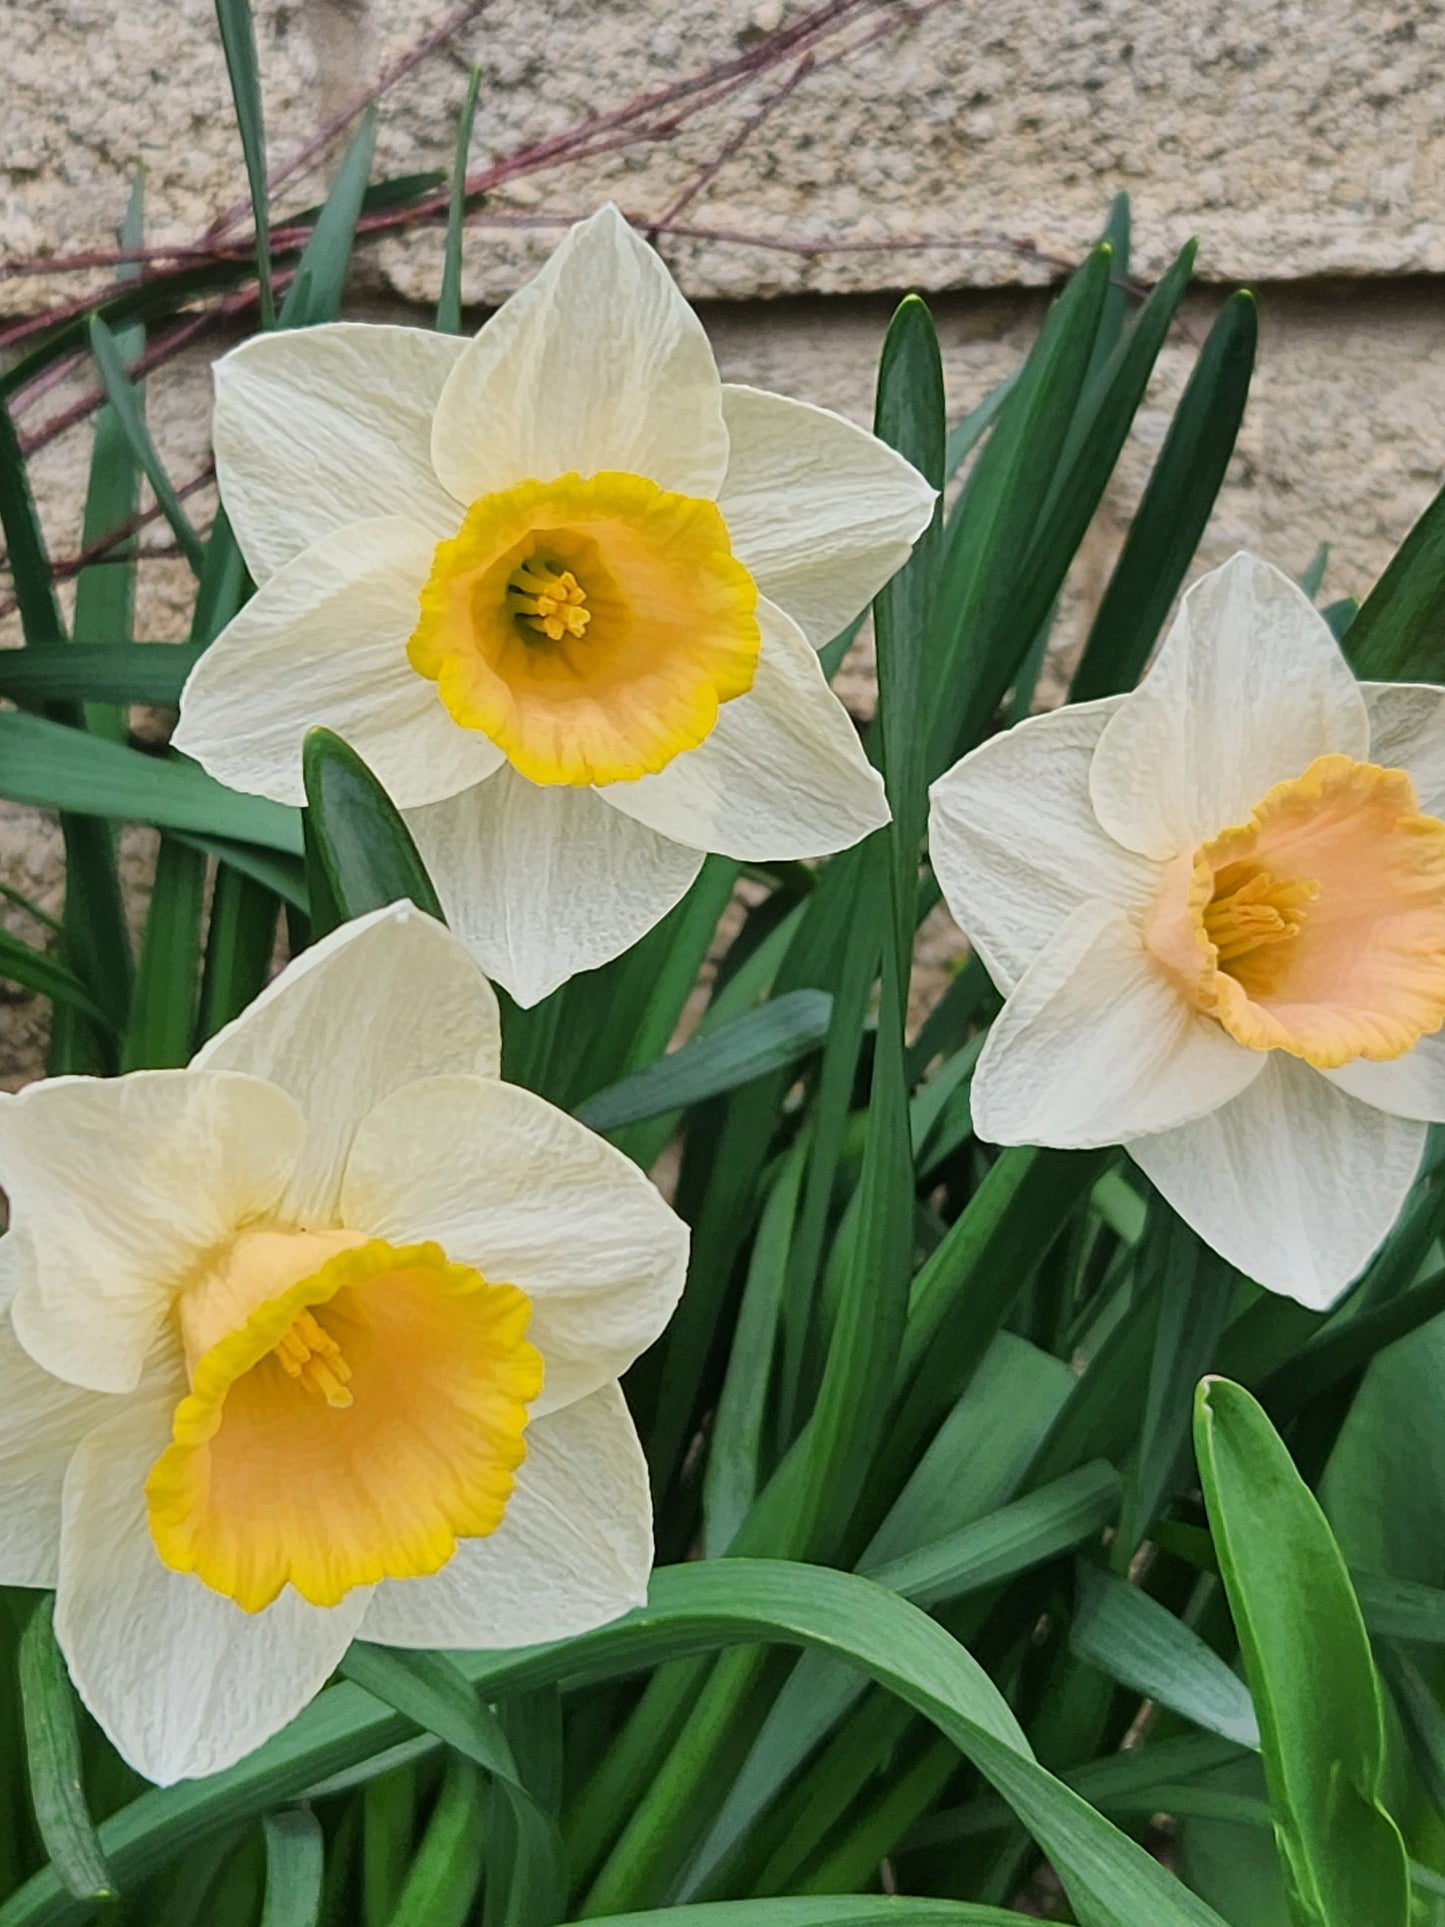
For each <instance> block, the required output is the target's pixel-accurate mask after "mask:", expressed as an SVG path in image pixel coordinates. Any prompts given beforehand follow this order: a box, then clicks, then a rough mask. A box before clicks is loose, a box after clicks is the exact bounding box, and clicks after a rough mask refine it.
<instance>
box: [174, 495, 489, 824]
mask: <svg viewBox="0 0 1445 1927" xmlns="http://www.w3.org/2000/svg"><path fill="white" fill-rule="evenodd" d="M434 546H435V544H434V542H433V539H432V537H431V536H430V535H428V534H427V532H426V530H425V529H424V528H422V526H421V524H420V523H418V522H410V521H407V520H406V519H405V518H404V517H402V516H391V517H389V518H386V519H383V520H378V521H371V522H353V523H351V524H350V525H349V526H348V527H346V528H344V529H336V530H333V531H332V532H331V533H330V534H329V535H323V536H322V537H321V538H320V539H319V541H317V542H315V543H314V544H313V545H312V546H311V547H310V548H309V549H305V550H303V551H302V553H301V554H300V555H298V556H296V557H294V558H293V559H292V560H291V561H290V562H288V563H287V564H286V566H285V568H283V569H281V570H280V571H278V573H277V574H275V575H273V576H272V577H271V579H270V580H269V581H268V582H267V583H266V584H265V586H264V587H263V588H261V589H260V590H259V591H258V592H257V594H256V595H254V596H253V597H252V598H251V600H250V601H249V602H248V603H247V604H246V606H245V608H244V609H242V611H241V613H240V614H239V615H238V616H237V617H236V618H235V619H234V620H233V621H232V622H230V623H228V624H227V626H226V628H225V629H223V630H222V631H221V633H220V635H219V636H217V638H216V640H215V641H214V642H213V643H212V644H211V646H210V648H209V649H208V650H207V651H206V653H205V655H204V656H202V657H201V660H200V661H199V662H198V663H197V664H196V666H195V668H194V669H193V670H192V671H191V673H190V675H189V677H188V678H187V679H186V686H185V688H184V689H183V690H182V691H181V717H180V721H179V723H178V724H177V725H176V730H175V734H174V736H173V737H172V739H171V740H172V742H173V744H174V746H175V747H176V748H177V749H181V750H184V751H185V753H186V755H187V756H194V757H195V759H196V761H197V762H198V763H200V764H202V765H203V766H204V767H205V768H206V769H207V770H209V771H210V773H211V775H212V776H215V777H217V778H219V779H220V781H221V782H223V783H228V784H229V785H230V787H231V788H232V789H235V790H246V791H248V792H250V793H252V794H254V795H259V796H269V797H272V798H274V799H275V800H276V801H277V802H278V803H304V802H305V800H306V792H305V789H304V787H303V785H302V781H301V746H302V743H303V742H304V741H305V737H306V732H307V730H308V729H312V728H314V727H315V726H316V725H317V724H318V723H321V724H324V725H325V726H326V728H328V729H333V730H335V731H336V733H337V735H338V736H341V737H343V738H344V739H345V741H346V742H348V743H350V745H351V747H352V748H353V749H354V750H356V751H357V752H358V753H359V754H360V755H361V756H363V757H364V758H365V759H366V761H367V762H368V763H369V764H370V766H371V768H372V769H373V770H374V771H375V773H376V775H377V777H378V778H379V779H380V780H381V782H382V783H383V784H384V785H385V786H386V788H387V789H388V790H389V791H390V793H391V795H392V796H394V797H395V799H396V801H397V802H398V803H399V804H402V805H405V804H410V803H433V802H435V801H436V800H437V798H438V797H442V796H452V795H454V794H455V793H456V792H457V791H458V790H462V789H465V788H467V786H468V785H469V784H471V783H478V782H480V781H481V779H482V778H483V777H484V776H487V775H489V774H490V772H491V771H492V770H494V769H495V768H496V767H497V766H498V764H499V763H500V762H501V760H502V752H501V751H500V750H499V749H497V748H496V746H495V745H494V744H493V743H491V742H490V741H489V740H488V739H487V738H486V737H485V736H482V735H480V734H479V733H478V732H477V731H476V730H472V729H462V728H461V727H460V726H459V725H458V724H457V723H454V722H453V721H452V719H451V717H450V716H449V715H448V713H447V711H446V710H445V709H444V708H443V706H442V703H441V699H440V697H439V696H438V695H437V690H436V684H435V683H434V682H428V681H427V680H426V678H425V677H424V676H419V675H418V674H417V673H416V671H415V670H414V669H413V668H412V666H411V664H410V663H409V662H408V661H407V658H406V645H407V639H408V638H409V637H410V635H411V632H412V630H413V629H415V627H416V624H417V616H418V600H417V598H418V596H419V594H420V592H421V586H422V584H423V582H425V580H426V578H427V575H428V573H429V572H430V569H431V561H432V551H433V548H434Z"/></svg>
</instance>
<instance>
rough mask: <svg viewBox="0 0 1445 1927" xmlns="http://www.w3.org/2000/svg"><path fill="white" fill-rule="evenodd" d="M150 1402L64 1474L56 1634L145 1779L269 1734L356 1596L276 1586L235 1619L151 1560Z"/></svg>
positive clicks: (345, 1626) (166, 1428)
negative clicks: (330, 1601)
mask: <svg viewBox="0 0 1445 1927" xmlns="http://www.w3.org/2000/svg"><path fill="white" fill-rule="evenodd" d="M170 1419H171V1407H170V1406H169V1405H168V1404H167V1403H166V1402H164V1401H161V1400H155V1401H149V1402H146V1403H140V1404H128V1405H127V1409H126V1410H125V1411H124V1412H122V1413H120V1414H118V1415H117V1416H116V1417H114V1418H112V1419H110V1420H109V1421H108V1422H107V1423H106V1424H104V1425H102V1426H99V1427H97V1429H96V1430H95V1431H93V1432H91V1433H90V1434H89V1435H88V1436H87V1437H86V1438H85V1439H83V1440H82V1441H81V1443H80V1445H79V1446H78V1447H77V1449H76V1452H75V1456H74V1458H73V1459H72V1460H71V1462H70V1469H69V1471H68V1473H67V1474H66V1479H65V1498H64V1521H63V1525H62V1530H61V1546H60V1582H59V1586H58V1589H57V1592H56V1598H55V1633H56V1638H57V1639H58V1640H59V1642H60V1648H61V1651H62V1652H63V1653H64V1654H65V1661H66V1664H67V1666H68V1667H69V1668H70V1676H71V1678H72V1679H73V1680H74V1682H75V1687H76V1691H77V1692H78V1693H79V1694H80V1697H81V1698H82V1699H83V1700H84V1701H85V1703H86V1705H87V1706H88V1707H89V1708H90V1710H91V1712H92V1713H93V1714H94V1715H95V1717H96V1719H97V1720H99V1722H100V1724H101V1725H102V1726H103V1727H104V1728H105V1731H106V1733H107V1735H108V1736H109V1738H110V1740H111V1743H112V1745H113V1746H114V1747H115V1748H116V1750H117V1752H119V1753H120V1754H121V1755H122V1756H123V1757H124V1758H125V1759H127V1760H128V1761H129V1762H130V1764H131V1765H132V1766H133V1767H134V1768H135V1769H136V1771H137V1772H139V1773H143V1774H144V1775H145V1777H146V1778H147V1779H148V1780H154V1781H155V1782H157V1784H159V1785H162V1786H165V1785H169V1784H170V1783H171V1782H172V1781H175V1780H186V1779H193V1778H196V1777H198V1776H199V1775H201V1774H204V1773H218V1772H220V1771H221V1769H222V1768H223V1767H228V1766H231V1765H232V1764H234V1762H235V1761H237V1760H239V1759H241V1758H242V1756H243V1755H245V1754H247V1753H250V1752H252V1751H253V1750H254V1749H255V1748H256V1747H258V1746H260V1745H261V1743H262V1741H264V1740H268V1739H270V1737H271V1735H272V1734H273V1733H279V1732H280V1730H281V1728H282V1727H283V1726H285V1725H286V1724H287V1723H288V1721H290V1720H292V1719H294V1718H295V1716H296V1714H297V1713H299V1712H300V1711H301V1709H302V1707H303V1706H305V1705H306V1704H307V1702H308V1701H309V1700H310V1699H311V1698H312V1696H313V1695H314V1694H315V1693H316V1692H317V1691H318V1690H319V1689H320V1688H321V1687H322V1686H324V1685H325V1684H326V1681H327V1678H328V1677H329V1675H330V1674H331V1673H332V1672H333V1671H334V1670H335V1668H336V1665H337V1663H338V1662H339V1660H340V1659H341V1657H342V1655H343V1653H344V1652H345V1651H346V1648H347V1646H348V1645H349V1644H350V1642H351V1640H352V1639H353V1638H354V1636H355V1634H356V1631H357V1628H358V1626H359V1625H360V1623H361V1620H362V1617H363V1615H364V1614H365V1612H366V1609H367V1604H368V1600H369V1591H368V1589H367V1588H365V1587H362V1588H359V1589H358V1590H357V1591H356V1592H354V1593H349V1594H348V1595H347V1597H346V1598H345V1599H344V1600H343V1601H342V1603H341V1604H340V1605H339V1606H336V1607H333V1608H331V1609H329V1610H328V1609H325V1608H322V1607H317V1606H310V1605H308V1604H307V1603H306V1602H305V1600H303V1599H301V1598H299V1597H298V1595H297V1594H295V1593H294V1592H292V1591H291V1590H290V1588H289V1587H288V1588H287V1589H286V1591H284V1592H283V1593H282V1594H281V1595H280V1597H279V1598H278V1599H277V1600H276V1602H275V1603H274V1605H271V1606H268V1607H267V1608H266V1609H265V1611H264V1612H259V1613H246V1612H242V1610H241V1608H240V1607H239V1606H237V1605H236V1604H235V1603H234V1602H233V1601H232V1600H230V1599H227V1598H225V1597H224V1596H223V1595H222V1594H220V1593H217V1592H212V1591H211V1590H210V1588H209V1587H208V1586H204V1585H202V1583H201V1581H200V1580H199V1579H196V1578H194V1577H193V1576H192V1575H190V1574H189V1573H179V1572H173V1571H171V1569H170V1568H169V1567H168V1566H164V1565H162V1563H161V1561H160V1557H159V1555H158V1554H157V1552H156V1549H155V1545H154V1543H153V1541H152V1539H151V1535H150V1527H149V1525H148V1523H147V1520H146V1507H145V1482H146V1476H147V1474H148V1473H149V1471H150V1468H151V1466H152V1465H153V1464H154V1462H155V1460H156V1458H157V1457H158V1456H159V1454H160V1453H161V1451H162V1450H163V1449H164V1447H165V1445H166V1443H167V1440H168V1439H169V1436H170Z"/></svg>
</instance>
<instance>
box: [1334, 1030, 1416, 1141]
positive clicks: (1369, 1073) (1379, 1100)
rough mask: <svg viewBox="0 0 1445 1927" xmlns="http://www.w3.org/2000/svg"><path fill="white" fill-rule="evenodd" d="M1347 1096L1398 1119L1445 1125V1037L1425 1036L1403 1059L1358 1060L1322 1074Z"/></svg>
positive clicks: (1364, 1058) (1365, 1058) (1366, 1058)
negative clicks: (1407, 1118) (1408, 1118)
mask: <svg viewBox="0 0 1445 1927" xmlns="http://www.w3.org/2000/svg"><path fill="white" fill-rule="evenodd" d="M1322 1075H1323V1076H1325V1077H1327V1078H1328V1079H1329V1080H1330V1082H1331V1083H1332V1084H1333V1085H1334V1086H1335V1087H1336V1088H1337V1089H1338V1090H1342V1091H1344V1092H1345V1093H1346V1094H1347V1095H1348V1096H1350V1097H1354V1098H1358V1099H1359V1101H1360V1102H1361V1103H1362V1104H1373V1105H1374V1106H1375V1108H1376V1110H1380V1111H1393V1112H1394V1114H1395V1116H1396V1117H1418V1118H1422V1119H1423V1120H1424V1121H1425V1122H1426V1123H1427V1124H1442V1123H1445V1036H1442V1035H1441V1034H1440V1033H1439V1032H1438V1031H1437V1032H1436V1033H1435V1035H1434V1036H1432V1037H1422V1038H1421V1039H1420V1041H1419V1043H1418V1044H1416V1046H1415V1048H1414V1049H1413V1050H1409V1051H1406V1053H1405V1055H1404V1056H1403V1057H1391V1058H1388V1059H1386V1060H1384V1061H1383V1062H1377V1061H1376V1060H1374V1059H1372V1058H1369V1057H1357V1058H1355V1060H1354V1061H1353V1063H1349V1064H1342V1065H1341V1066H1340V1068H1339V1069H1338V1070H1334V1071H1325V1072H1323V1073H1322Z"/></svg>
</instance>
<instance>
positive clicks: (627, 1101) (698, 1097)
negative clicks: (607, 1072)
mask: <svg viewBox="0 0 1445 1927" xmlns="http://www.w3.org/2000/svg"><path fill="white" fill-rule="evenodd" d="M832 1010H833V999H832V998H831V997H830V996H829V995H828V994H827V992H826V991H823V990H793V991H788V992H786V993H785V994H784V995H783V996H781V997H775V998H773V999H772V1001H771V1002H770V1003H766V1004H760V1005H759V1006H758V1008H757V1009H756V1010H748V1011H744V1012H743V1014H742V1016H741V1017H734V1018H733V1019H732V1020H731V1022H730V1023H726V1024H722V1025H720V1026H719V1027H718V1028H717V1029H716V1030H715V1031H713V1032H711V1033H710V1035H708V1036H706V1037H699V1038H697V1039H696V1040H695V1041H694V1042H692V1043H689V1044H684V1045H682V1046H681V1048H680V1049H678V1050H675V1051H672V1052H671V1053H670V1054H669V1055H668V1056H666V1057H663V1058H659V1060H658V1061H657V1063H655V1064H649V1065H648V1067H647V1069H646V1070H642V1071H636V1072H634V1073H633V1075H632V1076H631V1077H626V1078H624V1079H623V1080H622V1082H621V1083H620V1084H614V1085H613V1086H612V1088H611V1089H610V1090H606V1091H599V1092H598V1093H597V1095H596V1097H589V1098H588V1099H587V1101H586V1103H585V1104H579V1105H578V1107H577V1112H576V1115H577V1116H578V1117H579V1118H580V1119H581V1120H582V1122H583V1123H584V1124H589V1125H590V1126H591V1127H592V1129H593V1130H594V1131H615V1130H617V1129H618V1128H619V1126H621V1125H623V1124H635V1123H636V1122H638V1120H639V1119H641V1118H645V1117H664V1116H666V1115H667V1114H668V1113H669V1112H670V1111H683V1110H686V1109H687V1108H688V1106H689V1105H691V1104H700V1103H701V1102H702V1101H703V1099H704V1098H708V1097H716V1096H718V1095H719V1093H720V1092H722V1091H731V1090H735V1089H736V1088H737V1086H738V1085H739V1084H749V1083H751V1082H752V1080H753V1079H754V1078H755V1077H762V1076H764V1075H765V1074H766V1073H767V1072H768V1071H773V1070H779V1069H782V1068H783V1067H785V1066H787V1065H790V1064H796V1063H797V1061H798V1059H799V1058H800V1057H804V1056H806V1055H807V1054H808V1052H809V1051H811V1050H814V1049H816V1047H817V1046H818V1044H819V1043H821V1041H822V1039H823V1037H824V1036H825V1034H826V1032H827V1029H828V1020H829V1018H830V1016H831V1015H832Z"/></svg>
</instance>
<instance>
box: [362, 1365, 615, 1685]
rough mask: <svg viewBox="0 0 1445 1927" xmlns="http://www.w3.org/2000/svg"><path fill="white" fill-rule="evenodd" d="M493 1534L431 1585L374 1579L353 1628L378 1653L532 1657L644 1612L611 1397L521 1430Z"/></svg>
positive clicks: (609, 1390) (462, 1551) (461, 1552)
mask: <svg viewBox="0 0 1445 1927" xmlns="http://www.w3.org/2000/svg"><path fill="white" fill-rule="evenodd" d="M526 1439H527V1456H526V1458H525V1459H524V1460H523V1462H522V1466H521V1469H520V1471H519V1472H518V1473H517V1487H516V1490H515V1492H514V1493H513V1494H512V1497H511V1500H510V1502H509V1504H508V1506H507V1510H506V1514H505V1516H504V1517H503V1519H502V1523H501V1525H500V1526H498V1528H497V1530H496V1531H495V1532H494V1533H492V1534H491V1536H490V1537H489V1538H486V1539H464V1540H463V1541H462V1542H461V1544H460V1545H459V1546H458V1547H457V1551H456V1554H455V1556H454V1557H453V1558H452V1559H451V1560H450V1561H449V1563H448V1564H447V1565H445V1566H443V1567H442V1569H441V1571H440V1572H438V1573H434V1574H433V1575H432V1576H431V1577H430V1578H429V1579H384V1580H383V1581H382V1583H381V1584H380V1585H379V1586H378V1587H377V1588H376V1590H375V1592H374V1593H373V1594H372V1597H371V1604H370V1606H369V1607H368V1609H367V1614H366V1619H365V1621H364V1623H363V1625H362V1628H361V1636H362V1638H364V1639H371V1640H375V1641H376V1642H377V1643H378V1644H379V1645H382V1646H413V1647H415V1646H421V1647H427V1646H440V1647H443V1648H447V1647H452V1648H457V1647H460V1648H476V1647H493V1648H505V1647H509V1646H531V1645H535V1644H537V1643H538V1642H539V1641H542V1640H548V1639H570V1638H572V1637H573V1636H574V1635H576V1634H577V1633H585V1632H588V1631H590V1630H591V1628H592V1627H594V1626H604V1625H606V1623H607V1622H608V1620H611V1619H617V1618H618V1617H620V1615H621V1614H623V1613H625V1612H628V1611H629V1610H630V1609H631V1608H632V1607H634V1606H640V1605H642V1604H644V1602H645V1601H646V1598H647V1581H648V1576H649V1573H650V1572H651V1569H652V1501H651V1497H650V1495H649V1492H648V1485H647V1464H646V1461H645V1460H644V1458H643V1456H642V1447H641V1446H640V1445H639V1444H638V1441H637V1433H636V1431H635V1429H634V1427H633V1424H632V1419H631V1416H630V1414H629V1413H628V1410H627V1405H626V1402H625V1401H624V1399H623V1396H622V1392H621V1389H620V1388H619V1387H618V1386H616V1385H607V1386H604V1387H603V1389H602V1390H601V1391H598V1392H594V1393H593V1394H592V1396H591V1397H590V1398H584V1399H581V1400H579V1401H578V1403H577V1404H575V1405H569V1406H568V1407H567V1408H566V1410H565V1411H561V1412H553V1413H552V1414H551V1416H550V1417H549V1418H541V1419H538V1420H537V1421H536V1422H535V1423H534V1424H532V1425H529V1426H528V1427H527V1433H526Z"/></svg>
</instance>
